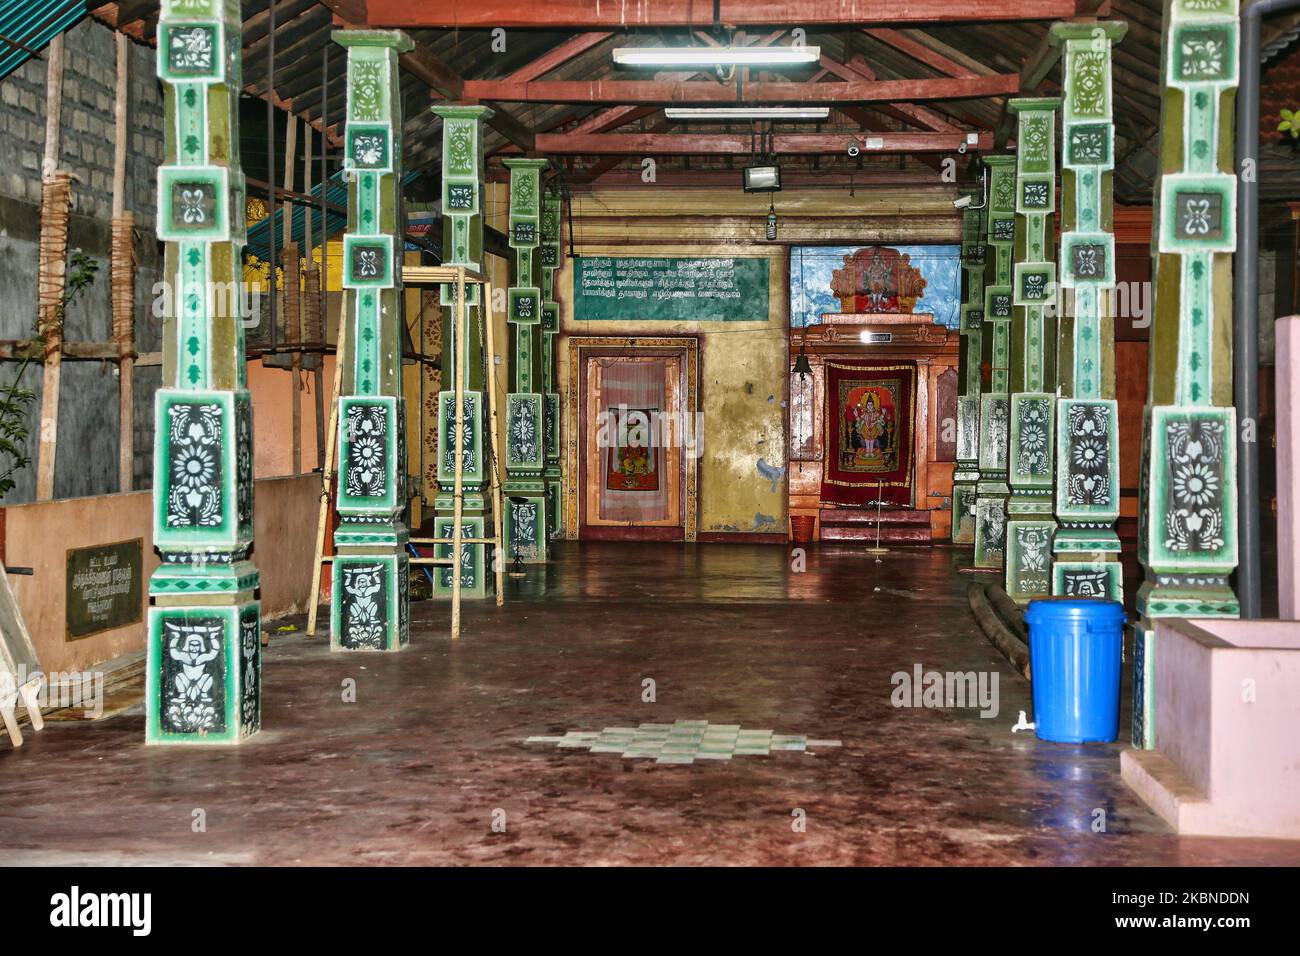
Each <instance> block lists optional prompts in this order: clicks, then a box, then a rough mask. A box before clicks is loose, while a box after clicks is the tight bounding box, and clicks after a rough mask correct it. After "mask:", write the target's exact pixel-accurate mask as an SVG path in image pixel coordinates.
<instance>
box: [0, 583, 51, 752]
mask: <svg viewBox="0 0 1300 956" xmlns="http://www.w3.org/2000/svg"><path fill="white" fill-rule="evenodd" d="M44 680H45V672H44V671H43V670H42V669H41V665H40V662H39V661H38V660H37V659H36V649H35V648H34V647H33V646H32V638H31V635H30V634H29V633H28V632H27V625H26V623H25V622H24V621H23V615H22V611H20V610H19V608H18V601H17V600H16V599H15V598H14V592H13V590H12V589H10V587H9V575H8V574H7V573H6V572H5V568H4V565H3V564H0V721H3V723H4V726H5V730H6V731H8V733H9V740H10V741H11V742H12V743H13V745H14V747H21V746H22V745H23V735H22V731H20V730H19V729H18V704H19V703H20V702H21V703H22V705H23V706H24V707H26V708H27V716H28V717H29V718H30V719H31V722H32V729H33V730H41V729H42V728H43V727H44V726H45V721H44V720H43V719H42V718H41V708H40V704H39V703H38V702H37V696H38V695H39V693H40V690H41V684H42V682H43V681H44Z"/></svg>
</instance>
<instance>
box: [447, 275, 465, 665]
mask: <svg viewBox="0 0 1300 956" xmlns="http://www.w3.org/2000/svg"><path fill="white" fill-rule="evenodd" d="M467 311H468V310H467V309H466V308H465V269H464V268H463V267H461V268H458V269H457V270H456V308H455V311H454V312H453V315H454V316H455V319H456V326H455V332H454V335H453V336H452V342H451V345H452V348H451V352H452V360H451V368H452V372H451V374H452V375H453V376H455V379H456V385H455V389H456V404H455V406H454V407H455V412H454V414H453V416H452V430H451V441H452V447H453V449H454V451H453V452H452V455H453V458H454V460H455V464H456V480H455V484H454V485H453V489H454V496H455V497H454V500H453V502H452V521H453V524H452V529H451V541H452V544H451V557H452V565H451V639H452V640H453V641H458V640H460V576H461V554H460V553H461V539H462V538H463V537H464V534H463V532H462V530H461V526H460V522H461V515H462V514H463V513H464V501H463V500H462V497H461V496H462V494H463V493H464V488H465V436H464V432H465V415H464V411H465V404H464V403H465V377H464V374H463V372H464V366H465V361H464V358H463V357H462V356H463V355H464V353H465V350H466V348H467V346H468V344H469V343H468V342H466V340H465V336H466V335H467V334H468V332H469V321H468V315H467Z"/></svg>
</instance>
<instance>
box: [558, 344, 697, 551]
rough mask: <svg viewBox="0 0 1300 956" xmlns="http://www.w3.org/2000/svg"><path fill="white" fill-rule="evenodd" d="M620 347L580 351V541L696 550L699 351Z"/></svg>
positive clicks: (685, 347)
mask: <svg viewBox="0 0 1300 956" xmlns="http://www.w3.org/2000/svg"><path fill="white" fill-rule="evenodd" d="M597 341H598V340H597ZM611 344H613V345H615V346H616V347H614V348H609V347H600V346H594V347H583V346H582V345H581V344H578V343H575V348H576V350H577V351H576V354H577V356H578V359H579V360H578V362H577V363H576V364H577V371H578V379H579V389H578V394H577V405H578V409H577V410H578V413H579V417H580V422H581V424H580V428H579V436H580V437H579V442H580V446H581V447H580V448H579V449H578V459H579V461H578V464H579V471H578V474H579V476H580V480H579V482H578V483H577V489H576V491H577V498H578V505H579V517H580V521H579V537H580V538H584V539H589V540H635V541H689V540H694V537H695V528H696V518H695V505H696V494H695V462H696V460H697V458H698V454H697V451H698V449H697V447H696V446H697V443H698V441H699V440H700V439H701V437H702V436H701V435H700V429H699V428H698V424H697V420H696V419H697V416H696V415H695V407H696V398H695V395H696V392H695V389H694V388H693V387H692V382H693V380H694V375H695V368H696V354H695V350H694V345H695V342H694V340H693V339H657V340H649V341H644V340H643V341H640V342H637V343H636V344H633V341H632V340H630V339H629V340H622V342H621V344H620V342H618V341H615V342H612V343H611Z"/></svg>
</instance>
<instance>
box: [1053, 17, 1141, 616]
mask: <svg viewBox="0 0 1300 956" xmlns="http://www.w3.org/2000/svg"><path fill="white" fill-rule="evenodd" d="M1127 31H1128V25H1127V24H1125V23H1117V22H1111V23H1077V24H1076V23H1058V24H1055V25H1054V26H1053V27H1052V30H1051V34H1050V39H1051V42H1052V43H1053V44H1056V45H1057V46H1063V47H1064V51H1063V53H1062V63H1063V67H1062V68H1063V70H1064V88H1065V97H1064V104H1065V105H1064V113H1063V116H1062V121H1061V129H1062V136H1061V139H1062V143H1061V150H1062V163H1061V165H1062V171H1061V192H1062V202H1061V206H1062V217H1061V257H1060V262H1061V264H1060V276H1061V287H1062V289H1064V290H1065V294H1066V296H1067V302H1071V305H1070V307H1069V308H1067V309H1065V310H1064V312H1063V314H1062V315H1061V317H1060V323H1059V327H1058V333H1057V349H1058V354H1059V359H1060V373H1059V374H1060V389H1059V394H1060V397H1059V399H1058V400H1057V403H1056V495H1055V503H1056V520H1057V522H1058V525H1059V526H1058V529H1057V532H1056V538H1055V540H1054V542H1053V545H1054V550H1055V553H1056V560H1055V562H1054V564H1053V567H1052V593H1053V594H1058V595H1064V596H1074V597H1107V598H1110V599H1112V600H1116V601H1119V600H1123V591H1124V577H1123V572H1122V568H1121V566H1120V564H1119V551H1120V544H1119V536H1118V535H1116V534H1115V530H1114V523H1115V521H1116V519H1118V518H1119V494H1120V491H1119V403H1118V402H1116V400H1115V320H1114V317H1113V316H1112V314H1111V305H1110V303H1111V295H1112V293H1111V290H1112V289H1114V288H1115V236H1114V225H1113V218H1112V210H1113V201H1112V178H1113V172H1112V171H1113V169H1114V143H1115V130H1114V124H1113V123H1112V121H1111V118H1112V115H1113V105H1112V103H1111V70H1110V60H1111V47H1112V45H1113V44H1115V43H1118V42H1119V41H1120V40H1121V39H1123V37H1124V34H1125V33H1126V32H1127Z"/></svg>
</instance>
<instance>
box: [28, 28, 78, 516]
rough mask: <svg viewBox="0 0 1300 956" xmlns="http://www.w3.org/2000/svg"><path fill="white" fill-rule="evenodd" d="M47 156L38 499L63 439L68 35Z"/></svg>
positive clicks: (50, 492)
mask: <svg viewBox="0 0 1300 956" xmlns="http://www.w3.org/2000/svg"><path fill="white" fill-rule="evenodd" d="M45 104H46V114H45V158H44V161H43V162H42V163H41V179H42V184H41V185H42V188H41V238H40V263H39V265H38V278H37V312H38V315H37V322H38V324H39V326H40V331H41V336H42V338H43V339H44V340H45V378H44V384H43V387H42V392H41V434H40V451H39V453H38V455H37V466H36V500H38V501H48V500H50V499H51V498H53V497H54V459H55V454H56V448H57V442H58V435H59V382H60V379H61V373H62V370H63V288H64V272H65V270H66V268H67V249H68V208H69V206H70V200H71V193H72V177H71V176H70V175H68V174H67V173H65V172H61V171H60V170H59V168H58V167H59V154H60V149H59V134H60V129H61V125H60V124H61V123H62V121H63V34H61V33H60V34H59V35H58V36H56V37H55V38H54V39H53V40H51V41H50V47H49V56H48V57H47V60H46V77H45Z"/></svg>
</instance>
